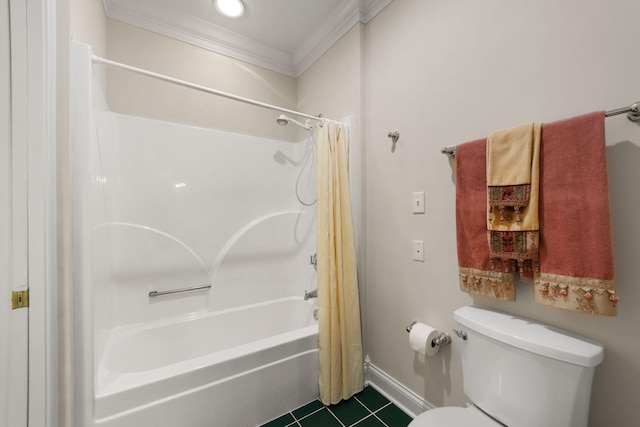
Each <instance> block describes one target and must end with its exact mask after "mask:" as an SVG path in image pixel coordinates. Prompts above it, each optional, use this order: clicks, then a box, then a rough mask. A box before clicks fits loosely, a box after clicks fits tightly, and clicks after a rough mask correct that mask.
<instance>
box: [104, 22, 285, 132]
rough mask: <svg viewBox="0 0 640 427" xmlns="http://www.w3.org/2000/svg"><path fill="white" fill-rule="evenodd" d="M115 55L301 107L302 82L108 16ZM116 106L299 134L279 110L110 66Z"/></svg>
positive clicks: (237, 128)
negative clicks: (298, 95) (279, 119)
mask: <svg viewBox="0 0 640 427" xmlns="http://www.w3.org/2000/svg"><path fill="white" fill-rule="evenodd" d="M107 56H108V58H109V59H111V60H114V61H118V62H122V63H125V64H128V65H133V66H135V67H140V68H145V69H148V70H151V71H154V72H156V73H160V74H165V75H168V76H171V77H174V78H177V79H182V80H186V81H189V82H193V83H196V84H199V85H203V86H207V87H210V88H213V89H216V90H221V91H224V92H229V93H232V94H235V95H239V96H243V97H248V98H253V99H255V100H258V101H261V102H265V103H268V104H274V105H278V106H280V107H284V108H288V109H295V108H294V107H295V102H296V81H295V79H293V78H291V77H287V76H284V75H282V74H278V73H275V72H273V71H269V70H266V69H264V68H260V67H257V66H255V65H251V64H247V63H244V62H241V61H237V60H235V59H231V58H229V57H226V56H223V55H219V54H216V53H213V52H210V51H207V50H205V49H202V48H199V47H196V46H193V45H190V44H186V43H183V42H180V41H177V40H174V39H172V38H169V37H166V36H162V35H159V34H157V33H153V32H151V31H147V30H143V29H141V28H138V27H135V26H132V25H129V24H125V23H123V22H120V21H116V20H113V19H107ZM107 86H108V89H107V101H108V103H109V107H110V109H111V110H112V111H115V112H118V113H124V114H131V115H136V116H143V117H149V118H154V119H160V120H168V121H172V122H177V123H184V124H189V125H194V126H201V127H208V128H214V129H219V130H226V131H231V132H238V133H243V134H248V135H256V136H262V137H267V138H282V139H294V138H295V135H296V132H295V131H296V129H295V127H294V126H286V127H283V126H279V125H277V124H276V118H277V117H278V115H279V114H280V113H279V112H276V111H273V110H269V109H264V108H260V107H256V106H253V105H248V104H244V103H241V102H238V101H235V100H230V99H225V98H222V97H219V96H215V95H210V94H207V93H203V92H199V91H196V90H193V89H189V88H185V87H181V86H178V85H175V84H172V83H166V82H162V81H158V80H155V79H152V78H149V77H145V76H140V75H138V74H133V73H131V72H128V71H122V70H114V69H109V70H108V72H107Z"/></svg>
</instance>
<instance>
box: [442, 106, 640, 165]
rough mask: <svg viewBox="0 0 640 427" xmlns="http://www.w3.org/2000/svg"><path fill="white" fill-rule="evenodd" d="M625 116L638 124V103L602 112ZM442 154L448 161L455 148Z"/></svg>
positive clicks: (454, 154) (443, 150) (453, 154)
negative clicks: (625, 114)
mask: <svg viewBox="0 0 640 427" xmlns="http://www.w3.org/2000/svg"><path fill="white" fill-rule="evenodd" d="M624 113H629V114H627V118H628V119H629V120H631V121H632V122H640V101H638V102H635V103H633V104H631V105H629V106H626V107H622V108H616V109H615V110H609V111H605V112H604V116H605V117H611V116H617V115H618V114H624ZM440 152H441V153H442V154H446V155H447V156H448V157H449V158H450V159H451V158H453V157H455V156H456V147H442V148H441V149H440Z"/></svg>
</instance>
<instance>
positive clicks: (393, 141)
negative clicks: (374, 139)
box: [387, 130, 400, 153]
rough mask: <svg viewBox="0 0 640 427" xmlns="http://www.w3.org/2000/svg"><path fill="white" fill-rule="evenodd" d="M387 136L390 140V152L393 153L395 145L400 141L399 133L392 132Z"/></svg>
mask: <svg viewBox="0 0 640 427" xmlns="http://www.w3.org/2000/svg"><path fill="white" fill-rule="evenodd" d="M387 136H388V137H389V138H391V152H392V153H395V151H396V143H397V142H398V139H400V132H398V131H397V130H394V131H393V132H389V133H388V134H387Z"/></svg>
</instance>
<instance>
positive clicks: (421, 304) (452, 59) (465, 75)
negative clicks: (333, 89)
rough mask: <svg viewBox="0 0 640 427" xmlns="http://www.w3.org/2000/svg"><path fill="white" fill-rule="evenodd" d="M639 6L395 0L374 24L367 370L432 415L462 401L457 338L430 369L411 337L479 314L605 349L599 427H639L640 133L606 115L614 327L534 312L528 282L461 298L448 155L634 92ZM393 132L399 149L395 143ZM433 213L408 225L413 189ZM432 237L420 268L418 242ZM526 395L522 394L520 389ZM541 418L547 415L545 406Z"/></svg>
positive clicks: (596, 415)
mask: <svg viewBox="0 0 640 427" xmlns="http://www.w3.org/2000/svg"><path fill="white" fill-rule="evenodd" d="M639 14H640V3H637V2H629V1H614V2H600V1H597V0H588V1H583V2H579V3H578V2H572V1H565V2H556V1H553V0H544V1H538V2H502V1H496V0H490V1H484V2H476V1H473V0H463V1H456V2H451V1H446V0H433V1H428V2H427V1H422V0H395V1H394V2H392V3H391V4H390V5H389V6H388V7H387V8H386V9H385V10H384V11H383V12H382V13H381V14H379V15H378V16H377V17H376V18H375V19H374V20H373V21H371V22H370V23H369V24H368V25H367V28H366V72H367V84H366V89H365V91H366V96H367V104H366V153H367V157H366V164H367V175H366V176H367V179H366V194H367V209H366V214H367V232H366V236H367V254H368V257H367V282H366V287H367V293H368V307H367V314H368V316H367V331H368V332H367V348H366V349H367V351H368V353H369V354H370V355H371V358H372V362H373V363H374V364H375V365H376V366H378V367H379V368H381V369H382V370H383V371H385V372H387V373H388V374H390V375H391V376H393V377H394V378H396V379H397V380H398V381H400V382H401V383H403V384H405V385H406V386H408V387H409V388H411V389H412V390H413V391H415V392H416V393H418V394H419V395H421V396H423V397H424V398H425V399H426V400H427V401H429V402H431V403H432V404H434V405H437V406H440V405H454V404H455V405H459V404H463V403H464V402H465V397H464V394H463V390H462V382H461V380H462V378H461V372H460V369H461V366H460V356H459V347H458V344H457V340H454V344H453V345H452V346H450V347H449V348H445V349H444V351H441V352H440V354H439V355H438V356H437V357H434V358H430V359H428V360H426V361H425V360H424V359H423V358H422V357H419V356H417V355H416V354H415V353H414V352H413V351H411V350H410V349H409V347H408V345H407V334H406V332H405V330H404V328H405V327H406V326H407V325H408V324H409V323H410V322H411V321H412V320H415V319H417V320H421V321H423V322H426V323H429V324H431V325H433V326H436V327H438V328H441V329H443V330H450V329H451V328H452V327H453V326H454V324H453V320H452V312H453V311H454V310H455V309H456V308H458V307H460V306H463V305H467V304H475V305H478V306H483V307H495V308H498V309H501V310H506V311H509V312H513V313H518V314H521V315H525V316H528V317H532V318H535V319H539V320H542V321H546V322H548V323H552V324H554V325H557V326H560V327H563V328H566V329H569V330H572V331H575V332H577V333H580V334H583V335H586V336H588V337H591V338H593V339H596V340H599V341H600V342H602V343H603V344H604V347H605V361H604V362H603V364H602V365H601V366H600V367H598V369H597V371H596V376H595V382H594V391H593V398H592V410H591V421H590V425H591V426H605V425H607V426H609V425H611V426H613V425H615V426H633V425H636V424H637V416H636V411H637V387H638V385H640V342H639V341H638V340H637V337H638V331H637V327H638V325H640V310H638V307H640V291H639V290H638V289H639V288H638V286H637V281H638V280H637V270H636V268H637V260H638V253H640V226H639V225H638V222H637V221H636V220H635V219H636V218H638V217H640V204H639V202H638V200H637V198H636V197H634V196H633V194H636V193H637V190H636V188H635V187H636V185H637V183H640V172H638V171H639V170H640V169H639V168H638V164H640V128H639V127H638V126H637V125H635V124H633V123H631V122H629V121H628V120H627V119H626V118H624V116H620V117H616V118H609V119H607V122H606V125H607V145H608V148H607V155H608V161H609V178H610V196H611V210H612V218H613V239H614V246H615V255H616V259H615V267H616V275H617V282H618V289H619V296H620V299H621V302H620V310H619V315H618V317H616V318H602V317H597V316H590V315H586V314H581V313H574V312H565V311H561V310H556V309H551V308H546V307H542V306H539V305H537V304H535V303H533V301H532V296H531V293H530V289H529V288H528V287H527V286H526V285H522V286H520V287H519V288H518V300H517V301H516V302H513V303H502V304H500V303H492V302H491V301H487V300H484V299H480V298H478V299H473V298H471V297H470V296H468V295H467V294H464V293H462V292H461V291H459V290H458V285H457V267H456V246H455V222H454V215H455V212H454V197H455V184H454V182H453V181H452V174H453V172H452V170H453V169H452V165H451V164H450V163H449V162H448V161H447V158H446V157H445V156H443V155H442V154H440V148H441V147H443V146H453V145H456V144H459V143H462V142H465V141H468V140H472V139H476V138H479V137H483V136H486V135H487V134H488V133H489V132H490V131H491V130H494V129H499V128H504V127H508V126H513V125H516V124H519V123H523V122H527V121H541V122H545V121H554V120H558V119H561V118H566V117H571V116H574V115H578V114H581V113H585V112H589V111H593V110H599V109H612V108H617V107H621V106H624V105H628V104H629V103H631V102H634V101H636V100H638V98H639V97H640V83H639V82H638V79H637V69H638V66H640V57H639V56H638V55H637V46H636V43H635V41H634V37H632V33H633V28H635V27H637V25H636V24H637V22H636V21H637V19H636V17H637V16H639ZM392 129H398V130H399V131H400V135H401V136H400V140H399V142H398V145H397V150H396V151H395V153H393V152H391V149H390V148H391V146H390V143H389V141H388V138H387V137H386V134H387V132H388V131H389V130H392ZM413 191H425V196H426V213H425V214H424V215H412V213H411V208H410V206H411V192H413ZM414 239H416V240H424V241H425V256H426V260H425V262H424V263H421V262H414V261H412V260H411V258H412V256H411V241H412V240H414ZM523 386H524V384H523ZM541 409H542V408H541Z"/></svg>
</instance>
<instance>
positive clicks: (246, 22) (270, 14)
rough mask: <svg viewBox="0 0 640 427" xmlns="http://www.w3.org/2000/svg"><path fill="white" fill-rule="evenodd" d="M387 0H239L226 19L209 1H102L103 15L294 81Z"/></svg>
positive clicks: (377, 10)
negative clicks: (240, 8) (237, 10)
mask: <svg viewBox="0 0 640 427" xmlns="http://www.w3.org/2000/svg"><path fill="white" fill-rule="evenodd" d="M391 1H392V0H243V2H244V5H245V14H244V16H242V17H240V18H226V17H224V16H222V15H220V14H219V13H218V12H217V11H216V10H215V8H214V7H213V3H212V0H103V2H104V6H105V11H106V14H107V16H109V17H110V18H113V19H117V20H120V21H124V22H127V23H129V24H132V25H136V26H138V27H142V28H145V29H147V30H151V31H154V32H157V33H160V34H163V35H166V36H169V37H173V38H175V39H178V40H181V41H184V42H187V43H191V44H194V45H196V46H200V47H203V48H205V49H209V50H211V51H214V52H217V53H221V54H223V55H227V56H231V57H233V58H236V59H240V60H242V61H246V62H249V63H252V64H254V65H259V66H261V67H264V68H267V69H270V70H273V71H276V72H278V73H281V74H285V75H287V76H291V77H298V76H299V75H300V74H302V73H303V72H304V71H305V70H306V69H307V68H308V67H309V66H310V65H311V64H313V62H314V61H315V60H316V59H318V58H319V57H320V56H321V55H322V54H323V53H324V52H326V51H327V50H328V49H329V48H330V47H331V46H332V45H333V44H334V43H335V42H336V41H338V40H339V39H340V37H342V36H343V35H344V34H345V33H346V32H347V31H349V29H351V27H353V25H355V24H356V23H358V22H363V23H367V22H369V21H370V20H371V19H372V18H373V17H374V16H375V15H377V14H378V12H380V11H381V10H382V9H383V8H384V7H385V6H387V5H388V4H389V3H391Z"/></svg>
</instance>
